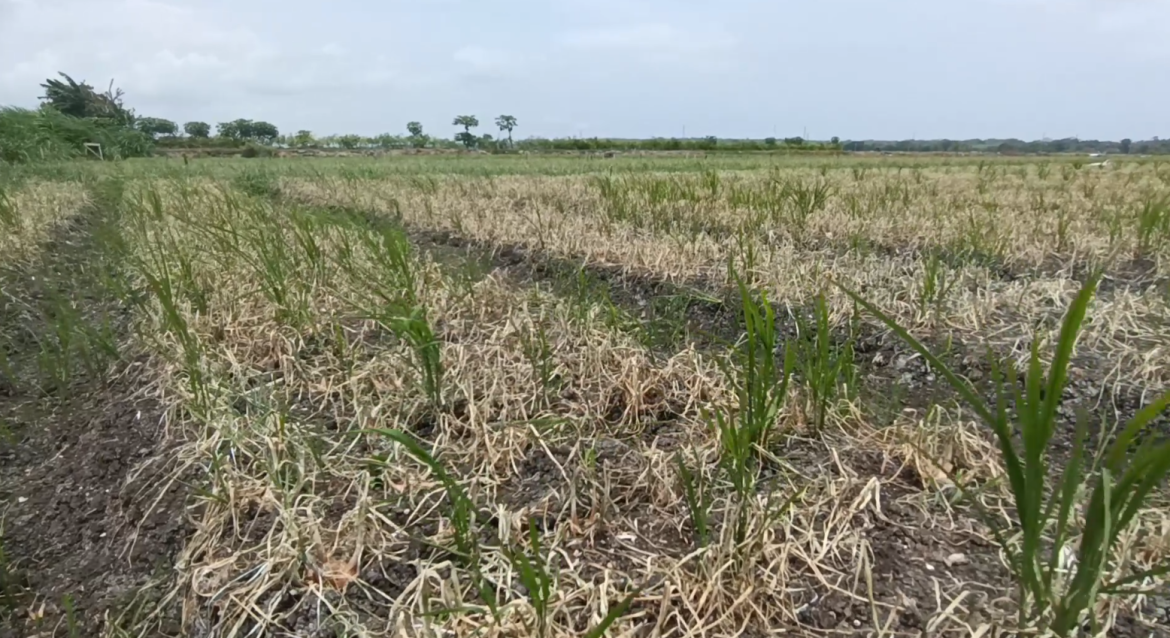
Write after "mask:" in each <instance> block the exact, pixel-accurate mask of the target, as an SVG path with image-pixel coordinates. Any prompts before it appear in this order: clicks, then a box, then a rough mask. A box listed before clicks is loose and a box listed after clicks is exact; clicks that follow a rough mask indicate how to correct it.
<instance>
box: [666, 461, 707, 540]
mask: <svg viewBox="0 0 1170 638" xmlns="http://www.w3.org/2000/svg"><path fill="white" fill-rule="evenodd" d="M674 462H675V465H677V466H678V476H679V481H680V482H681V483H682V487H683V493H684V494H685V495H686V503H687V511H689V512H690V514H691V526H692V527H694V534H695V544H696V545H698V546H699V547H706V546H707V544H708V543H709V542H710V540H711V525H710V521H711V493H710V489H709V488H708V486H707V481H706V479H705V478H704V476H703V470H702V468H699V469H698V470H697V471H694V472H692V471H691V469H690V468H689V467H687V463H686V461H685V460H683V457H682V455H681V454H676V455H675V457H674Z"/></svg>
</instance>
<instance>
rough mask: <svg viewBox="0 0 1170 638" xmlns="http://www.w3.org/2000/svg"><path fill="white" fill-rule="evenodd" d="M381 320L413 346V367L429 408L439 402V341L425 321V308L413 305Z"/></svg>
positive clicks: (440, 350)
mask: <svg viewBox="0 0 1170 638" xmlns="http://www.w3.org/2000/svg"><path fill="white" fill-rule="evenodd" d="M383 322H384V323H385V324H386V325H387V326H388V327H389V328H390V329H391V330H392V331H393V332H394V334H396V335H398V338H399V339H402V340H404V341H406V342H407V343H409V344H410V345H411V347H412V348H413V349H414V366H415V369H416V370H418V373H419V377H420V378H421V379H422V386H423V391H424V392H425V393H426V395H427V399H429V400H430V403H431V407H433V408H435V409H439V408H441V407H442V405H443V359H442V349H443V343H442V342H441V341H439V339H438V338H437V337H436V336H435V331H434V330H433V329H431V323H430V321H428V320H427V311H426V308H423V307H421V306H415V307H414V308H412V309H411V310H410V313H409V314H406V315H397V316H393V315H392V316H388V317H385V318H383Z"/></svg>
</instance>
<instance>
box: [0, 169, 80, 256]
mask: <svg viewBox="0 0 1170 638" xmlns="http://www.w3.org/2000/svg"><path fill="white" fill-rule="evenodd" d="M86 203H88V197H87V193H86V190H85V188H84V187H83V186H82V185H81V184H78V183H71V182H65V183H62V182H32V183H28V184H23V185H21V186H19V187H17V188H15V189H13V190H9V191H4V190H0V265H6V266H12V265H15V264H18V263H22V262H27V261H29V260H30V259H32V258H34V257H35V256H36V254H37V251H38V250H39V249H40V248H41V247H42V245H43V244H44V242H45V241H46V240H47V239H48V238H49V236H50V234H51V233H52V232H53V229H54V228H55V227H57V225H58V224H60V223H61V222H63V221H64V220H66V219H68V218H69V217H70V216H72V215H76V214H77V213H79V212H80V211H81V210H82V209H83V208H84V207H85V205H86Z"/></svg>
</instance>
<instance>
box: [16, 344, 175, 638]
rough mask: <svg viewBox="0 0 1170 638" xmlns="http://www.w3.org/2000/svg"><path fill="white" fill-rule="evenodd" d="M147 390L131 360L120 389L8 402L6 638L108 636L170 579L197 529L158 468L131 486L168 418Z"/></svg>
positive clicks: (94, 388)
mask: <svg viewBox="0 0 1170 638" xmlns="http://www.w3.org/2000/svg"><path fill="white" fill-rule="evenodd" d="M149 387H150V379H149V373H148V372H146V369H145V367H144V366H143V365H142V364H141V363H133V364H131V365H130V366H128V367H127V368H126V369H125V370H124V371H123V373H122V374H121V376H120V378H119V379H118V380H117V381H116V382H115V383H114V384H112V385H111V386H109V387H102V386H101V385H99V384H91V385H90V386H89V387H79V388H77V389H76V390H75V391H73V392H72V393H71V396H70V397H69V398H68V399H66V400H63V401H59V400H53V399H42V400H32V401H27V402H22V401H20V400H18V399H17V400H14V399H12V398H10V399H8V400H5V401H4V402H3V403H0V418H3V419H4V420H5V421H6V422H7V423H8V424H9V425H10V427H12V426H15V428H14V429H15V430H16V432H15V433H14V436H15V437H16V439H17V440H16V441H14V442H12V443H9V444H5V445H4V446H3V447H2V448H0V450H2V452H0V461H2V463H3V466H2V467H0V497H2V498H3V507H4V551H5V556H6V558H7V561H8V563H7V566H6V570H7V572H8V573H7V578H8V579H9V580H10V583H9V584H10V585H14V587H13V589H12V592H13V594H14V599H13V600H9V601H8V602H9V603H10V604H9V609H8V610H7V611H8V614H9V615H8V618H7V620H8V623H7V626H6V627H4V628H3V629H0V636H32V635H53V634H54V633H56V632H60V633H61V635H80V636H88V635H98V633H99V632H100V631H101V630H102V628H103V627H104V626H105V625H106V624H107V623H108V622H110V621H111V620H113V619H114V618H116V616H117V615H118V614H119V613H120V612H122V611H125V610H127V609H128V607H130V606H131V604H132V603H142V602H148V601H135V600H134V596H135V594H137V593H138V590H139V588H141V587H143V586H144V585H147V584H148V583H149V582H150V581H151V580H152V579H159V580H161V581H165V580H166V579H167V577H168V576H169V573H170V571H171V569H172V568H173V565H172V559H173V557H174V556H176V555H177V554H178V552H179V550H180V549H181V547H182V542H183V539H184V538H185V537H186V535H187V532H188V531H189V524H188V523H187V521H186V519H185V514H184V511H183V507H184V493H185V490H184V489H183V486H182V485H179V484H175V485H173V486H171V487H170V488H169V489H166V491H165V492H163V493H161V494H160V493H159V487H160V486H161V485H163V484H164V481H166V480H167V477H165V476H162V475H161V474H160V473H159V472H155V471H148V472H145V473H143V474H141V475H138V476H134V477H133V478H132V473H133V471H134V470H135V469H136V468H137V467H139V466H140V464H142V463H143V462H145V461H147V460H149V459H151V458H154V457H155V456H157V452H158V450H157V449H156V448H157V446H158V442H159V440H160V434H161V433H160V431H159V429H160V424H161V416H162V415H161V412H160V409H159V406H158V404H157V402H156V401H154V400H153V399H152V398H150V396H149V395H148V394H147V391H148V389H149ZM156 499H157V501H156ZM69 606H72V608H73V611H72V612H69V611H67V610H68V609H69ZM107 614H109V617H107ZM70 617H72V619H70ZM71 622H72V623H73V625H74V626H75V627H76V629H75V630H73V629H69V625H70V623H71ZM45 632H48V634H45Z"/></svg>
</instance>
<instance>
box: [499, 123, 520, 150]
mask: <svg viewBox="0 0 1170 638" xmlns="http://www.w3.org/2000/svg"><path fill="white" fill-rule="evenodd" d="M496 126H498V127H499V129H500V130H501V131H507V132H508V146H509V147H511V146H512V129H514V128H516V118H515V117H513V116H511V115H501V116H499V117H497V118H496Z"/></svg>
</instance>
